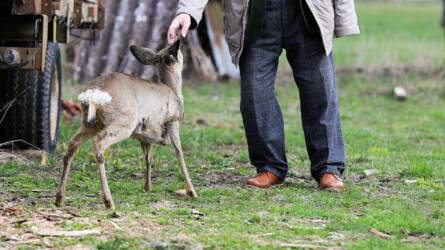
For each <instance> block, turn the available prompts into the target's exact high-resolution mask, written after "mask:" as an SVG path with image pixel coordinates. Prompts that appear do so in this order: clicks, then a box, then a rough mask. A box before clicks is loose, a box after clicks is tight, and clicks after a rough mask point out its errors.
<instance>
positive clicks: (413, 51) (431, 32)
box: [334, 0, 445, 68]
mask: <svg viewBox="0 0 445 250" xmlns="http://www.w3.org/2000/svg"><path fill="white" fill-rule="evenodd" d="M357 2H358V3H357V15H358V17H359V23H360V29H361V35H360V36H356V37H351V38H348V39H339V40H337V41H336V44H335V51H334V54H335V55H336V60H337V64H338V66H340V67H342V66H355V67H366V68H375V67H382V66H383V67H388V66H402V65H412V66H417V67H425V68H431V67H433V68H436V67H437V66H438V65H440V64H442V65H443V62H444V58H445V52H444V47H445V44H444V40H443V38H444V31H443V29H441V27H440V17H441V11H442V7H441V5H440V2H441V1H406V0H405V1H399V2H398V3H391V2H393V1H383V2H382V1H357ZM388 2H389V3H388Z"/></svg>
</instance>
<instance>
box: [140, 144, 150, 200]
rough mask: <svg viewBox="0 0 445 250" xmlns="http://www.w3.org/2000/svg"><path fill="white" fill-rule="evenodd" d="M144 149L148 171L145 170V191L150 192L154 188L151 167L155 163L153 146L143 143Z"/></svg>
mask: <svg viewBox="0 0 445 250" xmlns="http://www.w3.org/2000/svg"><path fill="white" fill-rule="evenodd" d="M141 146H142V150H143V151H144V159H145V166H146V172H145V186H144V189H145V191H147V192H149V191H151V190H152V188H153V186H152V182H151V173H152V171H151V167H152V165H153V152H152V146H151V144H148V143H142V142H141Z"/></svg>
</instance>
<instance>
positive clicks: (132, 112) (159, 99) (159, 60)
mask: <svg viewBox="0 0 445 250" xmlns="http://www.w3.org/2000/svg"><path fill="white" fill-rule="evenodd" d="M130 50H131V52H132V53H133V55H134V56H135V57H136V58H137V59H138V61H139V62H141V63H142V64H146V65H154V66H155V67H156V69H157V70H158V72H159V76H160V81H161V83H154V82H150V81H146V80H142V79H138V78H136V77H133V76H129V75H126V74H121V73H106V74H103V75H102V76H100V77H98V78H97V79H95V80H93V81H92V82H91V83H90V84H89V85H88V87H87V90H86V91H84V92H83V93H81V94H80V95H79V101H80V102H81V104H82V110H83V118H82V126H81V128H80V129H79V131H78V132H77V134H76V135H74V137H73V138H72V139H71V141H70V143H69V146H68V152H67V153H66V155H65V156H64V158H63V174H62V178H61V181H60V185H59V189H58V191H57V194H56V205H58V206H60V205H62V204H63V202H64V198H65V193H66V183H67V178H68V174H69V171H70V165H71V161H72V159H73V156H74V154H75V153H76V151H77V149H78V148H79V147H80V146H81V145H82V144H83V143H84V142H85V141H86V140H88V139H90V138H93V144H94V150H95V156H96V161H97V164H98V165H99V174H100V180H101V187H102V198H103V201H104V203H105V206H106V207H107V208H109V209H114V202H113V199H112V197H111V193H110V189H109V187H108V181H107V176H106V173H105V161H104V151H105V150H106V149H107V148H108V147H110V146H111V145H113V144H115V143H117V142H120V141H122V140H124V139H126V138H129V137H133V138H135V139H137V140H139V141H140V143H141V146H142V149H143V151H144V154H145V162H146V176H145V177H146V180H145V190H147V191H150V190H151V188H152V183H151V166H152V161H153V156H152V144H161V145H166V144H170V143H172V144H173V146H174V148H175V150H176V157H177V159H178V161H179V164H180V166H181V170H182V172H183V174H184V176H185V185H186V191H187V194H188V195H190V196H192V197H197V194H196V191H195V189H194V187H193V184H192V182H191V180H190V176H189V174H188V171H187V167H186V165H185V161H184V155H183V152H182V148H181V141H180V137H179V126H180V123H181V121H182V119H183V116H184V102H183V96H182V68H183V57H182V53H181V50H180V41H177V42H176V43H174V44H173V45H171V46H170V47H168V48H166V49H163V50H161V51H159V52H158V53H155V52H153V51H152V50H150V49H146V48H141V47H136V46H132V47H131V48H130Z"/></svg>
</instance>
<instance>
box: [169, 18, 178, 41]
mask: <svg viewBox="0 0 445 250" xmlns="http://www.w3.org/2000/svg"><path fill="white" fill-rule="evenodd" d="M177 26H178V24H177V23H176V22H174V21H173V23H172V24H171V26H170V28H169V29H168V36H167V40H168V43H169V44H172V43H174V42H175V41H176V39H177V30H178V27H177Z"/></svg>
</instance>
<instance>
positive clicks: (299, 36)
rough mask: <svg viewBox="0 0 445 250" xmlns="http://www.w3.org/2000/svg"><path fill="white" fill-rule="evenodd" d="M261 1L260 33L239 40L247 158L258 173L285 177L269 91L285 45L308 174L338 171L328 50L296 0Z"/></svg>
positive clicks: (339, 139) (339, 149)
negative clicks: (296, 92)
mask: <svg viewBox="0 0 445 250" xmlns="http://www.w3.org/2000/svg"><path fill="white" fill-rule="evenodd" d="M302 2H304V1H302ZM266 5H267V7H266V11H265V18H263V25H262V30H261V33H260V34H258V36H257V37H256V38H255V39H254V40H253V41H251V42H250V43H249V44H246V45H245V48H244V51H243V54H242V56H241V61H240V71H241V105H240V106H241V113H242V116H243V122H244V129H245V132H246V138H247V143H248V147H249V156H250V161H251V163H252V164H253V165H254V166H256V167H257V171H258V172H263V171H270V172H272V173H273V174H275V175H276V176H278V177H279V178H280V179H281V180H284V179H285V177H286V174H287V171H288V163H287V159H286V154H285V140H284V125H283V117H282V113H281V109H280V106H279V103H278V100H277V97H276V95H275V77H276V73H277V67H278V61H279V57H280V55H281V53H282V51H283V49H285V50H286V57H287V60H288V62H289V64H290V66H291V68H292V71H293V76H294V79H295V82H296V84H297V86H298V89H299V94H300V106H301V117H302V123H303V129H304V136H305V140H306V148H307V152H308V155H309V158H310V161H311V173H312V176H313V177H314V179H315V180H317V181H319V180H320V178H321V176H322V175H323V174H324V173H327V172H329V173H333V174H336V175H339V176H341V175H342V173H343V171H344V168H345V154H344V145H343V136H342V131H341V126H340V118H339V108H338V101H337V91H336V75H335V66H334V62H333V59H332V55H326V52H325V50H324V47H323V43H322V40H321V36H320V33H319V31H318V28H317V26H316V25H314V21H313V17H312V16H310V12H309V11H302V9H303V8H302V7H303V6H300V5H299V1H296V0H267V4H266ZM303 12H304V13H303ZM303 15H305V18H303Z"/></svg>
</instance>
